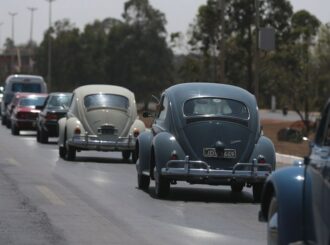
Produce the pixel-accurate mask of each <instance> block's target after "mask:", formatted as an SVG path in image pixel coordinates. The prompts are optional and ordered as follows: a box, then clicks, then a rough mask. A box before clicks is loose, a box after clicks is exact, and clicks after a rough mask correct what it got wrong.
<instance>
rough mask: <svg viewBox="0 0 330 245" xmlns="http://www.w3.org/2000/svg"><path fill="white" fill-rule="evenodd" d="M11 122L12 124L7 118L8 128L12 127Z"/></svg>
mask: <svg viewBox="0 0 330 245" xmlns="http://www.w3.org/2000/svg"><path fill="white" fill-rule="evenodd" d="M10 124H11V122H10V120H6V127H7V128H11V125H10Z"/></svg>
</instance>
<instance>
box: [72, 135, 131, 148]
mask: <svg viewBox="0 0 330 245" xmlns="http://www.w3.org/2000/svg"><path fill="white" fill-rule="evenodd" d="M68 144H69V145H71V146H74V147H76V148H77V149H80V150H96V151H125V150H131V151H133V150H134V149H135V138H134V137H133V136H129V137H118V139H117V140H104V139H100V138H98V137H97V136H89V135H87V136H73V137H72V139H69V140H68Z"/></svg>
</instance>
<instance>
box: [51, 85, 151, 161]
mask: <svg viewBox="0 0 330 245" xmlns="http://www.w3.org/2000/svg"><path fill="white" fill-rule="evenodd" d="M58 123H59V141H58V147H59V155H60V157H62V158H65V159H66V160H69V161H73V160H75V157H76V152H77V151H83V150H96V151H121V152H122V155H123V158H124V160H128V159H129V158H130V156H131V155H132V160H133V162H135V160H136V155H135V154H134V149H135V140H136V138H137V136H138V135H139V134H140V133H141V132H143V131H144V130H145V125H144V123H143V122H142V121H141V120H139V119H138V115H137V110H136V102H135V97H134V94H133V93H132V92H131V91H130V90H128V89H126V88H123V87H119V86H113V85H86V86H82V87H79V88H77V89H75V90H74V91H73V97H72V101H71V104H70V108H69V110H68V112H67V116H66V117H64V118H62V119H60V120H59V122H58ZM132 153H133V154H132Z"/></svg>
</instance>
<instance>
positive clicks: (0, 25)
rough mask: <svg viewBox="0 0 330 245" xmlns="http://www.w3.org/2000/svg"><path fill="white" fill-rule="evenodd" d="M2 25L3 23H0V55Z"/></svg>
mask: <svg viewBox="0 0 330 245" xmlns="http://www.w3.org/2000/svg"><path fill="white" fill-rule="evenodd" d="M2 25H3V22H0V53H1V49H2Z"/></svg>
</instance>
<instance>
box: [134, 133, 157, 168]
mask: <svg viewBox="0 0 330 245" xmlns="http://www.w3.org/2000/svg"><path fill="white" fill-rule="evenodd" d="M152 139H153V134H152V133H151V131H145V132H142V133H141V134H140V135H139V137H138V138H137V141H136V146H135V147H136V151H137V152H138V154H139V155H138V160H137V161H136V170H137V172H138V173H139V174H141V173H142V171H145V170H149V166H150V156H151V146H152Z"/></svg>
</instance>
